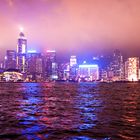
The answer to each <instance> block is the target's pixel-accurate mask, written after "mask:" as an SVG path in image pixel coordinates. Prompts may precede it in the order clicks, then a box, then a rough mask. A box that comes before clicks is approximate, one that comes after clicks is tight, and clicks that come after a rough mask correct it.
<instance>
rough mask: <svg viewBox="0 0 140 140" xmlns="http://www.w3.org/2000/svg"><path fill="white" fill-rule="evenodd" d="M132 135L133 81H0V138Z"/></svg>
mask: <svg viewBox="0 0 140 140" xmlns="http://www.w3.org/2000/svg"><path fill="white" fill-rule="evenodd" d="M3 139H6V140H10V139H15V140H18V139H21V140H22V139H23V140H24V139H25V140H26V139H27V140H42V139H43V140H44V139H48V140H58V139H60V140H61V139H62V140H138V139H140V84H138V83H123V84H122V83H98V84H97V83H79V84H78V83H49V84H48V83H0V140H3Z"/></svg>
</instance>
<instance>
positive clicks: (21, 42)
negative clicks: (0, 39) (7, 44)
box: [17, 29, 27, 73]
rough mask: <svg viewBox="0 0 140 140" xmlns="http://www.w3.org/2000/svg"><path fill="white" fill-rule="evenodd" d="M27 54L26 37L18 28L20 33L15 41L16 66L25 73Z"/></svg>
mask: <svg viewBox="0 0 140 140" xmlns="http://www.w3.org/2000/svg"><path fill="white" fill-rule="evenodd" d="M26 55H27V39H26V38H25V36H24V33H23V29H20V34H19V38H18V43H17V68H18V69H19V70H20V72H21V73H25V72H26V69H27V66H26Z"/></svg>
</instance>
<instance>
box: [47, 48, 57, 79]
mask: <svg viewBox="0 0 140 140" xmlns="http://www.w3.org/2000/svg"><path fill="white" fill-rule="evenodd" d="M57 67H58V66H57V63H56V51H55V50H47V52H46V60H45V75H46V78H47V79H50V80H56V79H58V68H57Z"/></svg>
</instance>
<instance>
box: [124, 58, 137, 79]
mask: <svg viewBox="0 0 140 140" xmlns="http://www.w3.org/2000/svg"><path fill="white" fill-rule="evenodd" d="M125 75H126V79H127V80H128V81H138V79H139V58H138V57H131V58H128V60H127V61H126V63H125Z"/></svg>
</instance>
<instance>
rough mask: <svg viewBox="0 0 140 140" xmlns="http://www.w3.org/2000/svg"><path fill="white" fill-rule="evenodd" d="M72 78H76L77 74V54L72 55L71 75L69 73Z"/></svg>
mask: <svg viewBox="0 0 140 140" xmlns="http://www.w3.org/2000/svg"><path fill="white" fill-rule="evenodd" d="M69 76H70V77H69V79H70V80H76V76H77V58H76V56H74V55H73V56H71V57H70V75H69Z"/></svg>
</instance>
